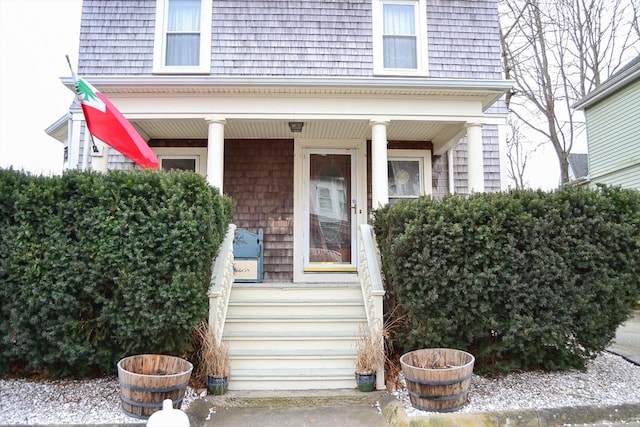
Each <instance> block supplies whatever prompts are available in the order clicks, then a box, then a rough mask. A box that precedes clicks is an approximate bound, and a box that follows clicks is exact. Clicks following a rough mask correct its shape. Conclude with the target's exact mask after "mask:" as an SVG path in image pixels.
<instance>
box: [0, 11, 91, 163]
mask: <svg viewBox="0 0 640 427" xmlns="http://www.w3.org/2000/svg"><path fill="white" fill-rule="evenodd" d="M81 7H82V0H0V52H1V54H0V167H1V168H8V167H9V166H13V168H14V169H18V170H20V169H24V170H25V171H28V172H31V173H33V174H44V175H49V174H52V173H60V172H61V171H62V162H63V157H62V156H63V148H62V143H61V142H59V141H57V140H55V139H54V138H52V137H50V136H48V135H47V134H46V133H45V131H44V130H45V129H46V128H47V127H49V126H50V125H51V124H53V123H54V122H55V121H56V120H58V119H60V118H61V117H62V116H63V115H64V114H65V113H66V112H67V111H68V109H69V106H70V105H71V102H72V101H73V92H71V91H70V90H69V89H67V88H66V87H65V86H64V85H63V84H62V83H61V82H60V77H67V76H70V75H71V73H70V71H69V66H68V65H67V60H66V58H65V55H67V54H68V55H69V57H70V58H71V61H72V64H74V67H75V65H76V64H77V56H78V40H79V34H80V12H81Z"/></svg>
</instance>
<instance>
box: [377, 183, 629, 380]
mask: <svg viewBox="0 0 640 427" xmlns="http://www.w3.org/2000/svg"><path fill="white" fill-rule="evenodd" d="M375 230H376V236H377V239H378V243H379V245H380V249H381V253H382V259H383V265H384V271H385V276H386V282H387V288H388V289H387V290H388V293H389V294H390V301H391V304H392V305H397V306H399V310H400V312H401V313H403V315H404V318H403V321H402V322H401V324H400V325H399V326H398V333H397V335H396V341H397V342H396V343H394V344H395V346H396V348H399V349H402V350H403V351H409V350H413V349H418V348H427V347H451V348H458V349H462V350H466V351H469V352H471V353H473V354H474V355H475V356H476V359H477V364H476V366H477V368H478V370H479V371H480V372H486V373H489V372H495V373H497V372H508V371H512V370H520V369H537V368H544V369H565V368H570V367H576V368H583V367H584V366H585V362H586V361H587V360H588V359H589V358H591V357H593V356H594V355H595V354H597V353H598V352H600V351H602V350H603V349H604V348H605V347H606V346H607V345H608V343H609V342H610V340H611V339H612V338H613V337H614V336H615V331H616V328H617V327H618V325H620V323H622V322H623V321H625V320H626V319H627V318H628V316H629V315H630V313H631V310H632V307H633V305H634V303H635V302H636V301H638V299H639V298H640V262H639V261H640V194H639V193H638V192H636V191H632V190H622V189H619V188H604V187H601V188H598V189H596V190H590V189H587V188H582V187H564V188H562V189H560V190H558V191H556V192H554V193H545V192H541V191H512V192H510V193H498V194H478V195H473V196H471V197H469V198H463V197H459V196H449V197H445V198H444V199H443V200H441V201H434V200H431V199H429V198H422V199H420V200H419V201H417V202H405V203H403V204H396V205H391V206H387V207H385V208H383V209H381V210H379V211H377V212H376V215H375ZM388 311H389V310H388Z"/></svg>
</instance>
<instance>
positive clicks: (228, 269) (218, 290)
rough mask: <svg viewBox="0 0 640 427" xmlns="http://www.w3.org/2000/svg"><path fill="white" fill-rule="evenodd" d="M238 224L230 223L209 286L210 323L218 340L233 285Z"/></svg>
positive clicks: (220, 337) (220, 336)
mask: <svg viewBox="0 0 640 427" xmlns="http://www.w3.org/2000/svg"><path fill="white" fill-rule="evenodd" d="M235 234H236V226H235V225H234V224H229V228H228V229H227V234H226V236H225V238H224V241H223V242H222V245H221V246H220V251H219V252H218V256H216V258H215V260H214V261H213V268H212V271H211V282H210V287H209V293H208V295H209V325H210V326H211V327H212V328H213V330H214V331H215V334H216V340H217V341H218V342H221V341H222V332H223V331H224V323H225V319H226V317H227V307H228V305H229V297H230V296H231V286H233V238H234V236H235Z"/></svg>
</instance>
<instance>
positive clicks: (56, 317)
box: [0, 170, 231, 376]
mask: <svg viewBox="0 0 640 427" xmlns="http://www.w3.org/2000/svg"><path fill="white" fill-rule="evenodd" d="M0 200H2V202H0V209H1V210H2V211H1V212H0V214H1V215H2V216H1V218H0V280H2V287H1V288H0V338H1V340H2V341H1V342H0V348H1V349H0V373H6V372H8V370H9V369H10V368H13V369H16V368H19V369H23V370H38V371H46V372H48V373H50V374H52V375H70V374H73V375H78V376H82V375H85V374H87V373H105V372H113V371H114V369H115V364H116V362H117V360H119V359H120V358H122V357H124V356H126V355H131V354H137V353H147V352H152V353H168V354H181V353H182V352H184V351H185V350H186V349H187V348H188V347H187V346H188V342H189V334H190V333H191V331H192V330H193V328H194V327H195V325H196V324H197V323H198V322H199V321H201V320H202V319H204V318H206V315H207V310H208V299H207V295H206V292H207V289H208V284H209V278H210V274H211V263H212V260H213V258H214V256H215V254H216V253H217V251H218V248H219V246H220V244H221V242H222V240H223V238H224V234H225V232H226V229H227V226H228V223H229V221H230V217H231V202H230V200H229V199H227V198H226V197H222V196H220V195H219V193H218V192H217V190H216V189H214V188H212V187H210V186H208V185H207V184H206V182H205V181H204V179H203V178H202V177H200V176H198V175H196V174H193V173H178V172H177V173H165V172H158V171H138V172H118V171H114V172H110V173H108V174H106V175H102V174H97V173H81V172H71V173H66V174H64V175H63V176H60V177H52V178H44V177H33V176H28V175H25V174H22V173H18V172H15V171H12V170H0Z"/></svg>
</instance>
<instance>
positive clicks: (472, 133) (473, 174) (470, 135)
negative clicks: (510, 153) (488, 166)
mask: <svg viewBox="0 0 640 427" xmlns="http://www.w3.org/2000/svg"><path fill="white" fill-rule="evenodd" d="M466 128H467V153H468V154H467V173H468V175H469V176H468V179H469V194H471V193H483V192H484V163H483V159H482V157H483V155H482V125H481V124H479V123H468V124H467V126H466Z"/></svg>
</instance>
